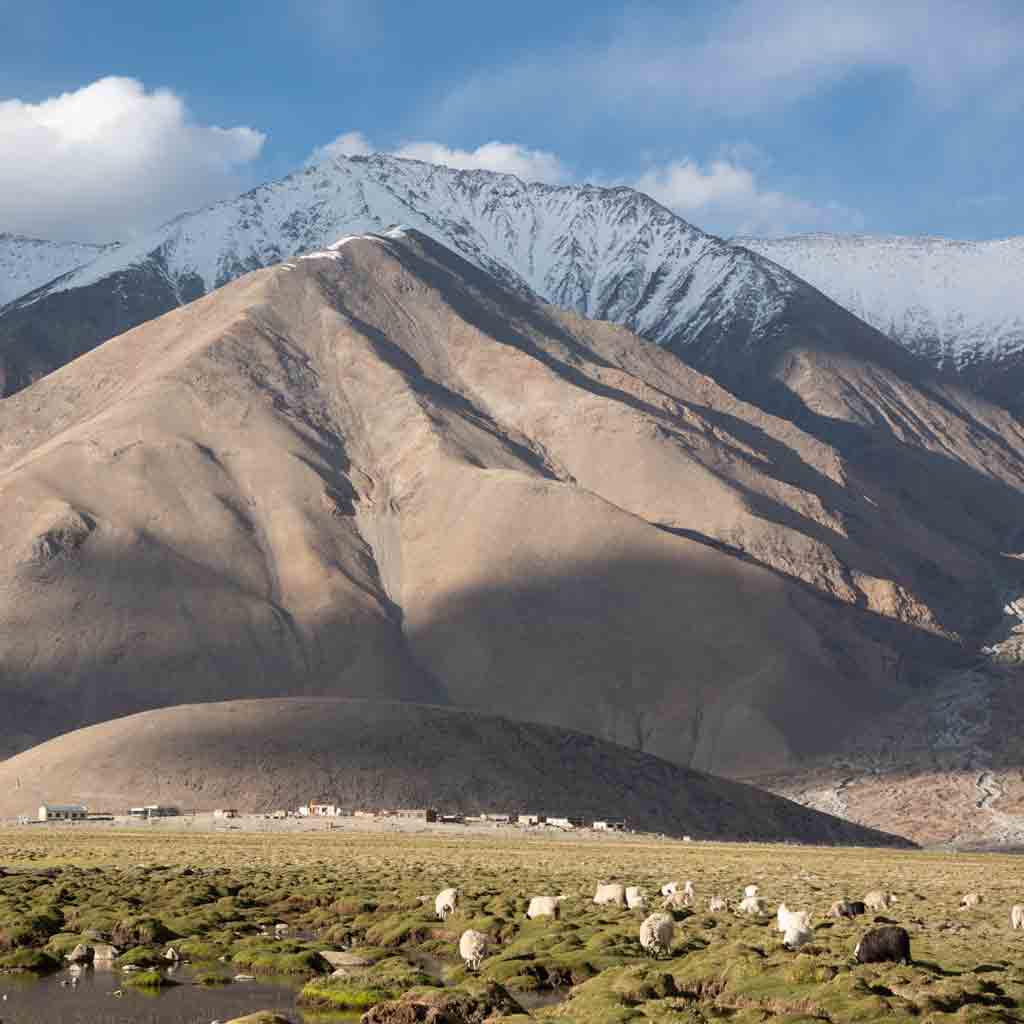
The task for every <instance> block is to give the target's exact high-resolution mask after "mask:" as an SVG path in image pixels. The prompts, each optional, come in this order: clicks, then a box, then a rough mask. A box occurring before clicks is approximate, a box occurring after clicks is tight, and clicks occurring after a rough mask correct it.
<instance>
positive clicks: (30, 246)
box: [0, 232, 116, 307]
mask: <svg viewBox="0 0 1024 1024" xmlns="http://www.w3.org/2000/svg"><path fill="white" fill-rule="evenodd" d="M113 248H116V247H115V246H105V245H92V244H89V243H87V242H50V241H47V240H45V239H42V238H27V237H25V236H24V235H11V234H4V233H2V232H0V307H2V306H5V305H6V304H7V303H8V302H13V301H14V300H15V299H17V298H19V297H20V296H22V295H25V294H27V293H28V292H31V291H33V290H34V289H36V288H39V287H41V286H42V285H44V284H46V283H47V282H49V281H52V280H53V279H54V278H56V277H60V276H61V275H62V274H66V273H68V271H71V270H75V269H76V268H77V267H80V266H82V265H83V264H85V263H89V262H90V261H91V260H94V259H95V258H96V257H97V256H99V255H101V254H102V253H103V252H105V251H107V250H110V249H113Z"/></svg>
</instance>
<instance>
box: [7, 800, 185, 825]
mask: <svg viewBox="0 0 1024 1024" xmlns="http://www.w3.org/2000/svg"><path fill="white" fill-rule="evenodd" d="M179 814H181V811H180V810H179V809H178V808H177V807H167V806H164V805H162V804H146V805H144V806H142V807H129V808H128V817H129V818H140V819H149V818H176V817H177V816H178V815H179ZM113 817H114V816H113V815H112V814H108V813H103V812H96V813H90V811H89V808H88V807H86V806H85V804H40V806H39V813H38V814H37V815H36V818H35V820H36V821H109V820H111V819H113ZM21 820H22V821H30V820H31V819H29V818H28V817H23V818H22V819H21Z"/></svg>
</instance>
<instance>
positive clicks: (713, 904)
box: [708, 896, 729, 914]
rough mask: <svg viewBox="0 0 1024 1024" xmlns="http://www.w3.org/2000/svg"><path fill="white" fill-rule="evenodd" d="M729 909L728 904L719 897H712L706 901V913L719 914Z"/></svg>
mask: <svg viewBox="0 0 1024 1024" xmlns="http://www.w3.org/2000/svg"><path fill="white" fill-rule="evenodd" d="M728 909H729V904H728V903H726V901H725V900H723V899H722V897H721V896H712V897H711V899H709V900H708V912H709V913H712V914H720V913H721V912H722V911H724V910H728Z"/></svg>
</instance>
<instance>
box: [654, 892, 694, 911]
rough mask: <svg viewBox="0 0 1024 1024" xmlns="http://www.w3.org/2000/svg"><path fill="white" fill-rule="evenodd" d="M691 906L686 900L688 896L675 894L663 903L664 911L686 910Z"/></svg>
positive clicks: (667, 897) (666, 898)
mask: <svg viewBox="0 0 1024 1024" xmlns="http://www.w3.org/2000/svg"><path fill="white" fill-rule="evenodd" d="M689 906H690V904H689V903H688V902H687V900H686V894H685V893H681V892H674V893H672V894H671V895H670V896H666V897H665V898H664V899H663V900H662V901H661V909H662V910H686V908H687V907H689Z"/></svg>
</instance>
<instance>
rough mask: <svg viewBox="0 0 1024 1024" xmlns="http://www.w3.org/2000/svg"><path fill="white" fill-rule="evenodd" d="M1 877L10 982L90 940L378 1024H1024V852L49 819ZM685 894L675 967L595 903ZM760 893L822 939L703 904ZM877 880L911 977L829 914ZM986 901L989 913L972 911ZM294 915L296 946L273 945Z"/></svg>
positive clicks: (11, 834)
mask: <svg viewBox="0 0 1024 1024" xmlns="http://www.w3.org/2000/svg"><path fill="white" fill-rule="evenodd" d="M0 866H2V868H3V870H4V871H5V872H6V873H5V874H4V875H2V876H0V967H2V966H8V967H11V968H15V967H18V966H25V965H29V962H30V961H31V962H32V964H31V965H34V967H36V968H41V969H45V968H46V967H47V966H50V965H52V966H55V965H56V964H57V963H59V960H60V958H61V957H62V956H63V955H64V954H65V953H66V952H67V951H69V950H70V949H71V948H73V947H74V946H75V945H76V944H77V943H78V942H80V941H81V942H86V943H88V942H99V941H105V940H106V941H112V942H113V943H114V944H115V945H117V946H118V947H119V949H120V950H121V962H122V963H133V964H136V965H139V966H143V967H148V966H150V965H151V964H153V963H159V962H160V960H159V956H160V954H161V953H162V952H163V950H164V949H166V947H167V945H169V944H170V945H174V946H175V948H176V949H178V950H179V951H180V953H181V954H182V955H183V956H185V957H188V958H189V959H190V960H191V961H192V962H193V963H195V964H197V965H199V966H200V967H201V966H202V965H203V964H205V963H210V964H215V963H216V962H217V961H218V960H219V959H220V958H226V959H227V961H228V962H229V963H230V964H231V965H233V967H234V969H236V970H238V971H245V972H248V973H253V974H261V973H265V974H275V975H280V974H282V973H290V974H292V975H295V976H301V977H303V978H308V979H309V980H308V984H307V985H306V988H305V990H304V995H303V1002H304V1004H305V1005H306V1006H308V1007H311V1008H316V1009H318V1010H322V1011H341V1010H346V1009H347V1010H349V1011H352V1010H365V1009H367V1008H369V1007H372V1006H374V1005H377V1006H378V1009H377V1010H376V1011H371V1012H373V1013H376V1014H377V1016H375V1017H373V1019H374V1020H382V1021H383V1020H388V1019H389V1018H388V1016H387V1013H388V1012H391V1008H389V1007H390V1004H388V1003H387V1000H389V999H398V998H400V997H402V996H403V995H404V997H405V999H406V1001H407V1002H408V1001H410V1000H419V1001H421V1002H426V1003H429V1004H431V1005H434V1006H441V1007H443V1008H444V1009H445V1012H446V1013H447V1014H448V1018H447V1019H451V1020H455V1021H459V1020H466V1021H471V1020H472V1021H476V1020H483V1019H484V1017H488V1016H489V1015H490V1017H491V1018H492V1019H498V1018H500V1019H503V1020H504V1019H516V1018H518V1019H521V1020H526V1019H528V1018H527V1017H526V1016H525V1015H522V1014H518V1013H517V1008H516V1002H513V1000H515V1001H517V1002H518V1004H519V1006H520V1007H522V1008H524V1010H528V1011H529V1013H530V1015H532V1016H533V1017H534V1018H536V1019H542V1020H560V1021H579V1022H590V1021H594V1022H619V1021H622V1022H625V1021H637V1022H643V1021H664V1022H668V1021H692V1022H700V1021H717V1020H731V1021H735V1022H737V1024H747V1022H754V1021H765V1020H771V1021H780V1022H781V1021H785V1022H794V1024H795V1022H798V1021H811V1020H831V1021H837V1022H838V1021H929V1022H935V1024H937V1022H940V1021H958V1022H962V1021H977V1022H987V1021H1024V932H1013V931H1011V930H1010V925H1009V908H1010V906H1011V904H1013V903H1024V878H1022V868H1024V860H1021V859H1020V858H1018V857H1012V856H999V855H992V854H954V853H923V852H893V851H885V850H867V849H831V848H828V849H826V848H808V847H797V846H758V845H739V844H709V843H681V842H672V841H667V840H656V839H650V838H631V837H624V838H608V839H587V840H576V839H572V838H566V837H559V838H557V839H556V838H546V837H542V836H532V835H531V836H527V835H524V836H521V837H505V836H503V837H501V838H493V839H492V838H490V837H485V836H466V837H464V838H451V839H449V838H442V837H437V836H430V837H422V836H415V835H396V834H387V835H385V834H361V835H339V834H330V833H321V834H311V835H270V836H268V835H252V834H232V835H212V834H202V835H189V834H162V835H159V836H156V835H149V834H146V833H142V832H100V831H98V830H90V829H89V828H63V829H44V828H35V827H33V828H21V829H18V830H12V831H8V832H0ZM673 879H677V880H679V881H680V882H682V881H684V880H686V879H692V880H693V882H694V885H695V887H696V890H697V896H698V901H697V908H696V912H695V913H692V914H687V913H686V912H680V913H678V914H677V915H676V916H677V923H676V936H675V942H674V944H673V948H672V952H671V955H670V956H668V957H666V958H663V959H660V960H652V959H651V958H650V957H648V956H646V955H644V953H643V952H642V950H641V949H640V946H639V943H638V941H637V935H638V930H639V925H640V922H641V920H642V919H643V917H644V916H645V913H646V912H643V911H628V910H620V909H613V908H607V907H596V906H594V904H593V903H592V902H591V897H592V895H593V891H594V885H595V883H596V882H597V881H599V880H601V881H609V880H619V881H622V882H625V883H627V884H637V885H642V886H644V887H646V889H647V891H648V893H650V894H652V896H653V895H654V894H656V893H657V892H658V890H659V888H660V886H661V885H662V883H664V882H666V881H670V880H673ZM752 883H753V884H757V885H758V886H759V887H760V890H761V893H762V895H764V896H766V897H767V899H768V901H769V905H770V907H771V909H772V911H774V908H775V906H776V905H777V903H778V902H779V901H783V900H784V901H785V902H786V903H787V905H788V906H789V907H790V908H791V909H809V910H812V911H813V912H814V915H815V916H814V924H815V938H814V942H813V945H812V946H810V947H807V948H805V950H803V951H801V952H799V953H791V952H788V951H787V950H785V949H784V948H783V946H782V944H781V936H780V935H779V933H778V931H777V930H776V928H775V919H774V914H773V916H771V917H766V918H764V919H760V920H751V919H747V918H739V917H737V916H736V915H735V914H733V913H720V914H716V915H711V914H709V913H707V912H706V905H707V899H708V897H710V896H712V895H716V894H717V895H721V896H724V897H727V898H729V899H731V900H733V901H734V902H735V901H737V900H738V898H739V897H740V895H741V892H742V888H743V887H744V886H745V885H748V884H752ZM449 885H452V886H459V887H460V889H461V891H462V896H461V899H460V903H459V907H458V910H457V912H456V914H455V915H454V917H452V918H449V919H448V920H447V921H445V922H440V921H438V920H436V918H435V917H434V915H433V895H434V894H435V893H437V892H438V891H439V890H440V889H442V888H444V887H446V886H449ZM874 888H883V889H888V890H891V891H893V892H895V893H896V894H897V895H898V897H899V902H898V904H896V905H895V906H894V907H892V908H891V909H890V910H889V911H887V912H886V916H887V917H889V918H890V919H892V920H894V921H896V922H898V923H899V924H902V925H904V926H905V927H906V928H907V929H908V931H909V932H910V934H911V941H912V948H913V957H914V963H913V965H911V966H908V967H904V966H897V965H892V964H888V965H856V964H854V963H852V961H851V959H850V954H851V952H852V950H853V948H854V945H855V944H856V942H857V939H858V938H859V936H860V935H861V934H862V933H863V932H864V931H865V930H866V929H867V928H868V927H870V926H871V924H872V915H870V914H869V915H868V916H867V917H862V918H858V919H857V920H855V921H852V922H850V921H845V920H840V921H835V920H833V919H830V918H828V917H826V916H825V913H826V911H827V909H828V907H829V905H830V904H831V903H832V901H833V900H836V899H839V898H841V897H851V898H860V897H861V896H863V894H864V893H865V892H867V891H868V890H870V889H874ZM968 891H977V892H980V893H981V894H982V896H983V903H982V904H981V906H980V907H979V908H977V909H974V910H970V911H961V910H959V909H958V905H959V902H960V897H961V895H962V894H963V893H965V892H968ZM562 893H564V894H567V895H568V896H569V899H567V900H566V901H565V902H564V904H563V914H562V918H561V920H560V921H556V920H553V919H547V918H545V919H541V920H537V921H528V920H526V918H525V916H524V912H525V909H526V904H527V901H528V898H529V897H530V896H532V895H545V894H550V895H556V894H562ZM420 896H429V897H430V900H429V902H428V903H427V904H426V905H424V904H423V903H421V902H420V899H419V897H420ZM652 904H654V905H658V904H660V899H657V900H652ZM647 912H649V911H647ZM278 924H285V925H287V926H288V931H287V934H284V935H280V936H277V937H275V935H274V926H275V925H278ZM468 927H473V928H477V929H479V930H481V931H485V932H487V933H488V934H489V935H490V936H491V938H492V941H493V946H492V953H491V955H490V956H489V957H488V958H487V959H486V960H485V961H484V963H483V965H482V967H481V970H480V972H479V974H478V975H476V976H469V975H467V973H466V971H465V969H464V968H463V967H462V965H461V963H460V961H459V958H458V952H457V944H458V938H459V935H460V934H461V932H462V931H463V929H465V928H468ZM324 950H339V951H341V950H347V951H349V952H350V953H351V954H353V956H352V957H351V960H352V961H353V962H352V964H351V965H350V966H348V967H346V968H345V969H344V970H345V973H344V974H343V975H341V976H334V977H332V976H331V974H330V970H331V969H330V966H329V965H328V964H327V963H326V962H325V961H324V960H323V958H322V957H320V956H319V953H320V952H321V951H324ZM359 961H362V962H359ZM556 998H560V1001H558V1002H551V1000H554V999H556ZM382 1003H383V1004H384V1005H383V1006H381V1005H380V1004H382ZM495 1014H497V1015H498V1018H495V1017H494V1015H495ZM395 1019H398V1018H397V1017H396V1018H395ZM408 1019H419V1018H413V1017H409V1018H408Z"/></svg>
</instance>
